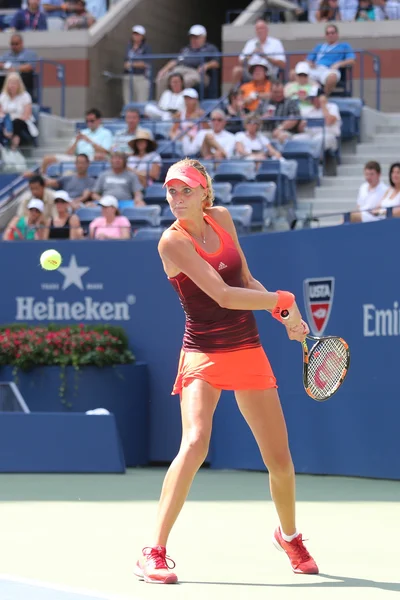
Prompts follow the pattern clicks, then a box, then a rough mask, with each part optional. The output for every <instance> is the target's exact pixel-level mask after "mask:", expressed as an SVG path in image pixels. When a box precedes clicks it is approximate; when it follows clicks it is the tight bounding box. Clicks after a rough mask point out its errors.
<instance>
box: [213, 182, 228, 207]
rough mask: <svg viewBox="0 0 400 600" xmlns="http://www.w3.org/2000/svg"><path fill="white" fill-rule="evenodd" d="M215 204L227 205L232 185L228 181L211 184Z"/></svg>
mask: <svg viewBox="0 0 400 600" xmlns="http://www.w3.org/2000/svg"><path fill="white" fill-rule="evenodd" d="M213 189H214V195H215V204H228V203H229V202H230V201H231V192H232V184H231V183H229V182H228V181H221V182H218V181H216V182H214V183H213Z"/></svg>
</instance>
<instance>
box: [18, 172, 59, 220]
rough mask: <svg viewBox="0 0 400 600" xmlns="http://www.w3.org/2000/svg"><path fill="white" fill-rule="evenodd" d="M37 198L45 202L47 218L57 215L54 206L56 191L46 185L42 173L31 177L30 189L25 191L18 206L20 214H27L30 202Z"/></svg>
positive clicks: (44, 211)
mask: <svg viewBox="0 0 400 600" xmlns="http://www.w3.org/2000/svg"><path fill="white" fill-rule="evenodd" d="M32 198H36V199H37V200H41V201H42V202H43V205H44V208H43V210H42V212H43V216H44V218H45V219H49V218H51V217H52V216H56V214H57V213H56V211H55V207H54V192H53V191H52V190H50V189H49V188H47V187H46V184H45V181H44V179H43V177H42V176H41V175H33V177H31V178H30V179H29V191H27V192H25V193H24V194H23V195H22V197H21V200H20V203H19V206H18V215H19V216H22V215H25V216H26V215H27V214H28V213H27V209H28V204H29V202H30V201H31V200H32Z"/></svg>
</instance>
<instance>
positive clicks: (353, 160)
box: [343, 147, 397, 170]
mask: <svg viewBox="0 0 400 600" xmlns="http://www.w3.org/2000/svg"><path fill="white" fill-rule="evenodd" d="M396 154H397V153H396V152H395V151H394V150H393V152H390V150H388V149H386V151H385V153H381V152H378V151H377V150H376V149H374V151H370V150H364V149H362V147H360V150H359V152H358V153H357V154H354V155H353V156H346V160H345V161H343V162H346V163H347V164H349V165H360V168H361V170H362V169H363V168H364V164H365V163H366V162H367V161H368V160H377V161H378V162H380V163H381V164H385V163H386V164H392V162H394V160H395V159H396Z"/></svg>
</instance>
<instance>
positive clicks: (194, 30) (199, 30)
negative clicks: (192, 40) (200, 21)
mask: <svg viewBox="0 0 400 600" xmlns="http://www.w3.org/2000/svg"><path fill="white" fill-rule="evenodd" d="M189 35H207V29H206V28H205V27H204V25H192V26H191V28H190V29H189Z"/></svg>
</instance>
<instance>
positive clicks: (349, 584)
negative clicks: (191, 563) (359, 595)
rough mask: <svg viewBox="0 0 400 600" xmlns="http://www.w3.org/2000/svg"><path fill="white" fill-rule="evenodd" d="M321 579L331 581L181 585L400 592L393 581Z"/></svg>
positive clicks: (212, 582)
mask: <svg viewBox="0 0 400 600" xmlns="http://www.w3.org/2000/svg"><path fill="white" fill-rule="evenodd" d="M320 577H323V578H324V579H329V580H330V581H320V582H319V581H318V580H317V578H315V577H313V581H312V583H251V582H244V581H243V582H228V581H181V582H180V583H181V584H193V585H206V586H208V585H211V586H214V585H218V586H219V585H224V586H233V587H237V586H240V587H246V588H254V587H257V588H263V587H265V588H274V587H275V588H285V587H287V588H291V589H292V588H301V589H302V590H303V589H305V588H312V589H313V590H315V589H318V588H319V589H324V588H335V589H337V590H342V589H343V590H344V589H348V588H358V589H359V588H366V589H378V590H385V591H388V592H400V583H395V582H391V581H372V580H371V579H359V578H356V577H341V576H339V575H337V576H336V575H327V574H326V573H320Z"/></svg>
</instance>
